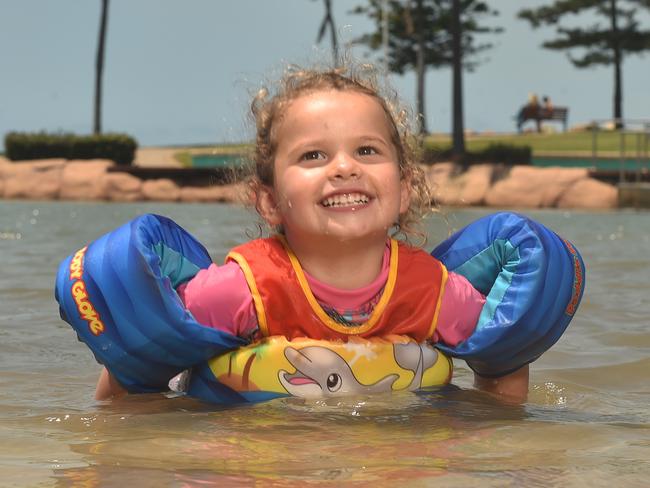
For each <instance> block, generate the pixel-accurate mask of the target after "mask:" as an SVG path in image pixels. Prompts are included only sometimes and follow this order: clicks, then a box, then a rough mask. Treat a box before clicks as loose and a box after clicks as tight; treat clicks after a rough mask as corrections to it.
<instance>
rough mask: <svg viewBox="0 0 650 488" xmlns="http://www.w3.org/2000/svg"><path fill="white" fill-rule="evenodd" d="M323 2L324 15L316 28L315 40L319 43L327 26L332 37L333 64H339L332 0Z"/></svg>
mask: <svg viewBox="0 0 650 488" xmlns="http://www.w3.org/2000/svg"><path fill="white" fill-rule="evenodd" d="M323 2H324V3H325V17H323V21H322V22H321V24H320V29H318V37H317V38H316V42H317V43H320V42H321V41H322V40H323V37H325V32H326V31H327V27H328V26H329V30H330V36H331V39H332V58H333V59H334V66H338V65H339V43H338V40H337V38H336V26H335V25H334V16H333V15H332V0H323Z"/></svg>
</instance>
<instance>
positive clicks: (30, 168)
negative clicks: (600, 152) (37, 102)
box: [0, 158, 618, 208]
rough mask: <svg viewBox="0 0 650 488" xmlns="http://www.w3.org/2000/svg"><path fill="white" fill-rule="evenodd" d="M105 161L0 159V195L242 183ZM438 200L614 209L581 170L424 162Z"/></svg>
mask: <svg viewBox="0 0 650 488" xmlns="http://www.w3.org/2000/svg"><path fill="white" fill-rule="evenodd" d="M111 165H113V163H112V162H111V161H107V160H89V161H73V160H63V159H46V160H40V161H29V162H20V163H12V162H9V161H7V160H6V159H3V158H0V197H1V198H6V199H14V198H22V199H29V200H57V199H59V200H106V201H114V202H133V201H140V200H152V201H162V202H237V203H241V202H242V200H243V198H244V197H245V196H246V189H245V188H244V187H243V185H242V184H235V185H220V186H216V185H215V186H209V187H192V186H182V187H180V186H178V185H177V184H176V183H175V182H174V181H172V180H170V179H156V180H146V181H143V180H140V179H139V178H136V177H134V176H132V175H129V174H126V173H117V172H108V171H107V168H109V167H110V166H111ZM423 169H424V171H425V175H426V178H427V182H428V183H429V185H430V187H431V188H432V191H433V195H434V198H435V200H436V202H437V203H439V204H441V205H448V206H489V207H500V208H508V207H510V208H512V207H514V208H540V207H557V208H614V207H617V205H618V190H617V188H616V187H615V186H613V185H608V184H606V183H602V182H600V181H598V180H595V179H593V178H590V177H589V175H588V172H587V170H586V169H584V168H537V167H533V166H514V167H505V166H502V165H492V164H479V165H474V166H471V167H470V168H469V169H468V170H467V171H466V172H461V170H460V168H459V167H458V166H455V165H454V164H452V163H439V164H436V165H433V166H425V167H423Z"/></svg>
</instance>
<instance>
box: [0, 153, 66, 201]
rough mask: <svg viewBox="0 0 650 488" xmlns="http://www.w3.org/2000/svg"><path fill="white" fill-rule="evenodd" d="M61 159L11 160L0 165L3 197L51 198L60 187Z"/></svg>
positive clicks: (53, 197)
mask: <svg viewBox="0 0 650 488" xmlns="http://www.w3.org/2000/svg"><path fill="white" fill-rule="evenodd" d="M64 164H65V161H64V160H63V159H44V160H35V161H29V162H22V161H21V162H12V163H6V164H2V165H0V179H2V181H3V187H4V188H3V192H2V195H3V196H4V198H26V199H30V200H53V199H56V198H58V196H59V192H60V189H61V173H62V168H63V166H64Z"/></svg>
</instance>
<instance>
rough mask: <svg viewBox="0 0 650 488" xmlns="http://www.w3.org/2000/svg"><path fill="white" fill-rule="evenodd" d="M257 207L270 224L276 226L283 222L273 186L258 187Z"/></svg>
mask: <svg viewBox="0 0 650 488" xmlns="http://www.w3.org/2000/svg"><path fill="white" fill-rule="evenodd" d="M255 208H256V209H257V212H258V213H259V214H260V215H261V216H262V218H263V219H264V220H265V221H266V223H267V224H268V225H269V226H271V227H274V226H277V225H280V224H281V223H282V218H281V215H280V209H279V208H278V204H277V200H276V198H275V192H274V191H273V189H272V188H269V187H268V186H260V187H259V188H258V190H257V196H256V201H255Z"/></svg>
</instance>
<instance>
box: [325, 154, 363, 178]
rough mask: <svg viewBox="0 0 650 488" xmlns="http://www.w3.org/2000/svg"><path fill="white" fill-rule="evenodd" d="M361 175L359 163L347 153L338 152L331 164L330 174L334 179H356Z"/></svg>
mask: <svg viewBox="0 0 650 488" xmlns="http://www.w3.org/2000/svg"><path fill="white" fill-rule="evenodd" d="M360 175H361V168H360V167H359V163H358V162H357V160H356V159H354V157H353V156H351V155H350V154H347V153H338V154H337V155H336V157H335V158H334V160H333V161H332V165H331V172H330V176H331V177H332V178H335V179H348V178H353V179H356V178H358V177H359V176H360Z"/></svg>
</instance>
